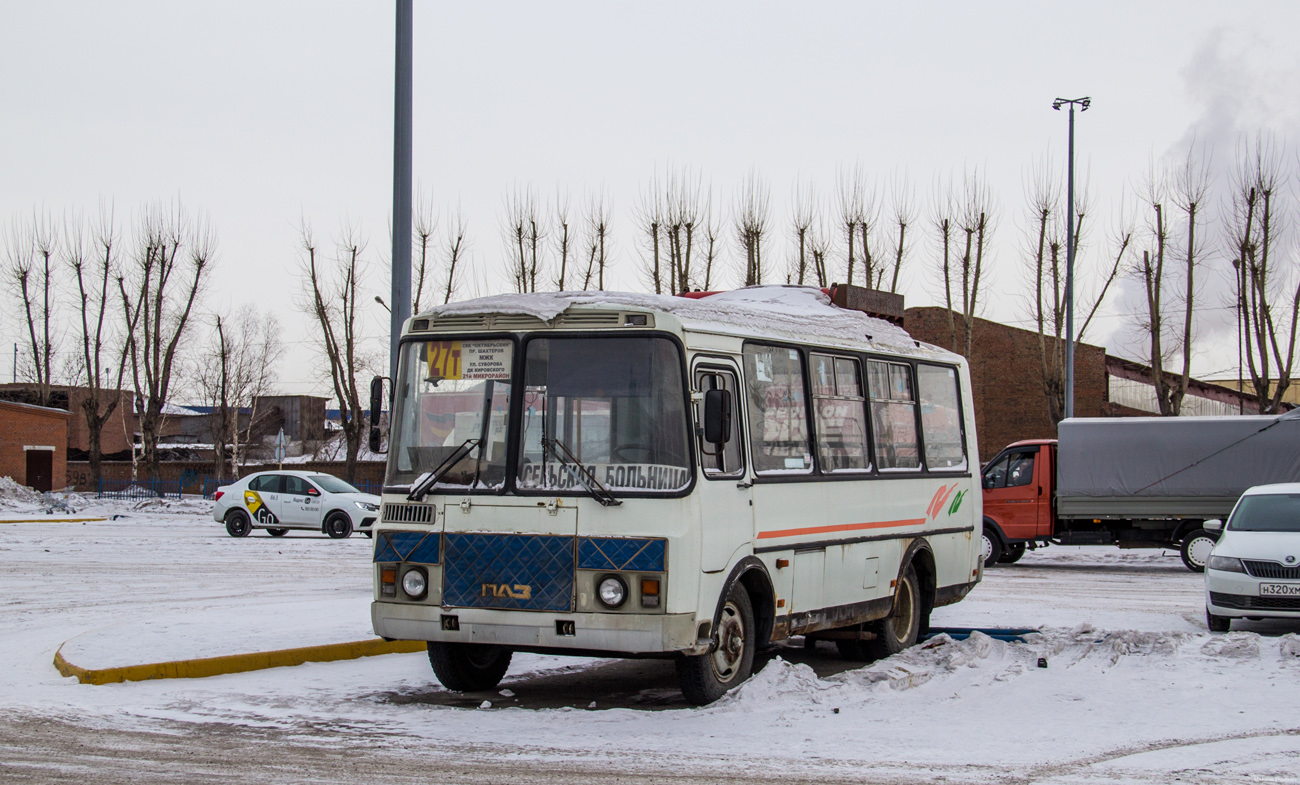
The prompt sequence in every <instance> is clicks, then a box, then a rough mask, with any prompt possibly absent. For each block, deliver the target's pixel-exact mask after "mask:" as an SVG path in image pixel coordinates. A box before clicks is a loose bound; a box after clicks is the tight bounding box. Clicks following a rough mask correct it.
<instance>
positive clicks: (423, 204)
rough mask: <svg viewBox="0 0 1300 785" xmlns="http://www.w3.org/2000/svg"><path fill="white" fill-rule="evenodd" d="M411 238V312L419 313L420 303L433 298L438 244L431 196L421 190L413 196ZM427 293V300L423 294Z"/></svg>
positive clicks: (436, 220)
mask: <svg viewBox="0 0 1300 785" xmlns="http://www.w3.org/2000/svg"><path fill="white" fill-rule="evenodd" d="M412 213H413V214H412V218H413V220H412V221H411V234H412V235H414V237H412V238H411V239H412V240H413V241H414V242H413V245H414V248H413V249H412V250H413V251H414V256H415V260H414V264H412V265H411V268H412V269H411V292H412V294H411V313H419V312H420V309H421V306H422V305H427V304H429V300H432V299H433V286H434V285H433V282H432V281H431V280H430V278H431V277H432V275H433V268H434V267H435V266H436V264H437V263H436V262H435V261H434V255H435V246H436V245H437V244H438V238H437V234H438V219H437V218H435V217H434V214H433V198H432V196H431V195H430V194H428V193H426V192H424V191H421V192H419V193H418V194H417V195H416V198H415V209H414V210H413V211H412ZM426 295H429V297H428V300H426V299H425V296H426Z"/></svg>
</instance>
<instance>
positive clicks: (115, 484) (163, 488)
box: [98, 477, 183, 499]
mask: <svg viewBox="0 0 1300 785" xmlns="http://www.w3.org/2000/svg"><path fill="white" fill-rule="evenodd" d="M182 485H183V483H182V482H181V481H180V480H163V479H160V478H158V477H151V478H149V479H147V480H106V479H103V478H102V477H101V478H100V480H99V494H98V496H99V498H101V499H179V498H181V487H182Z"/></svg>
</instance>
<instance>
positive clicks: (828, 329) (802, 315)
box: [421, 286, 949, 356]
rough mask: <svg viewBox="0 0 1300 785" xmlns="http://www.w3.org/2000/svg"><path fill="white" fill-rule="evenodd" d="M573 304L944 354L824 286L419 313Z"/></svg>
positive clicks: (539, 313) (527, 298)
mask: <svg viewBox="0 0 1300 785" xmlns="http://www.w3.org/2000/svg"><path fill="white" fill-rule="evenodd" d="M574 305H578V306H582V305H596V306H600V305H609V306H615V307H620V308H628V307H631V308H645V309H647V310H652V311H660V312H664V313H669V314H672V315H673V316H675V317H677V318H678V319H680V320H681V322H682V326H683V327H685V328H686V329H688V330H695V331H701V332H719V333H726V334H734V335H750V334H758V335H771V336H782V337H789V338H793V339H799V340H808V339H822V340H825V341H827V342H831V343H852V344H859V343H864V342H865V343H867V344H868V345H870V346H875V347H879V348H881V349H883V350H888V351H891V352H895V353H904V354H925V355H943V356H948V355H949V353H948V352H947V351H945V350H943V349H940V348H938V347H935V346H931V345H929V344H924V343H923V344H919V345H918V344H917V342H916V341H915V340H913V338H912V337H911V336H910V335H908V333H907V331H905V330H904V329H903V328H902V327H899V326H897V325H894V324H890V323H889V322H887V321H885V320H883V319H877V318H875V317H872V316H868V315H866V314H865V313H862V312H861V311H855V310H851V309H847V308H839V307H837V306H835V305H832V304H831V300H830V298H829V297H828V296H826V293H825V292H823V291H822V290H821V289H817V288H814V287H811V286H749V287H746V288H744V289H737V290H735V291H730V292H720V293H718V294H713V295H709V296H707V297H700V298H698V299H696V298H688V297H675V296H671V295H658V294H639V293H634V292H601V291H587V292H537V293H533V294H498V295H492V296H490V297H479V298H477V299H474V300H465V301H462V302H456V303H449V304H447V305H441V306H437V307H435V308H432V309H430V310H428V311H425V312H424V313H423V314H421V315H424V316H431V317H438V316H453V315H457V316H471V315H478V314H487V313H499V314H511V315H521V316H532V317H534V318H537V319H540V320H542V321H545V322H550V321H551V320H553V319H555V317H557V316H559V315H560V314H562V313H564V312H565V310H567V309H568V308H569V307H570V306H574Z"/></svg>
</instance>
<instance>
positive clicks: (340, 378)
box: [301, 226, 369, 482]
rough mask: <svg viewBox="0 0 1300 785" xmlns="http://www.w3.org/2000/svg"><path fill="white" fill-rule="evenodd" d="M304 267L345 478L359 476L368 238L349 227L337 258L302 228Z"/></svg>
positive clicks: (307, 306) (365, 359)
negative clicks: (329, 257)
mask: <svg viewBox="0 0 1300 785" xmlns="http://www.w3.org/2000/svg"><path fill="white" fill-rule="evenodd" d="M301 238H302V240H301V242H302V251H303V258H302V262H301V265H302V272H303V273H304V277H305V279H306V284H307V288H306V291H305V293H304V294H305V295H306V297H305V302H304V304H303V310H305V311H306V312H307V313H308V314H310V315H311V317H312V319H314V320H315V322H316V326H317V327H318V328H319V335H320V340H321V344H322V348H323V350H324V352H325V358H326V361H327V362H328V363H329V372H330V383H331V385H332V386H333V390H334V398H335V400H337V401H338V403H339V424H340V426H341V427H342V429H343V439H344V442H345V445H346V450H347V452H346V455H345V461H346V463H345V467H344V478H345V479H346V480H347V481H348V482H352V481H353V480H354V479H356V473H357V456H358V454H359V453H360V452H361V444H362V437H363V436H364V435H365V432H366V420H365V416H364V414H363V411H362V408H361V382H360V381H359V374H360V372H361V371H362V369H363V368H364V367H365V366H366V365H368V364H369V358H368V357H367V356H366V355H365V354H364V352H363V350H362V347H361V334H360V318H359V316H358V310H357V305H358V302H359V301H360V299H361V298H360V297H359V291H360V288H361V283H360V282H361V280H362V278H363V277H364V275H365V270H364V267H365V263H364V259H363V252H364V249H365V241H364V240H362V239H361V236H360V233H359V232H358V231H357V230H355V229H345V230H344V231H343V233H342V235H341V236H340V237H339V239H338V240H337V241H336V243H335V249H336V250H335V254H334V259H333V262H332V263H330V262H327V261H326V260H325V259H324V258H323V254H322V253H321V251H320V248H319V247H318V246H317V244H316V240H315V238H314V237H313V235H312V231H311V228H310V227H308V226H304V227H303V228H302V229H301Z"/></svg>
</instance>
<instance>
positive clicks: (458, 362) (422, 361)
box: [384, 338, 514, 488]
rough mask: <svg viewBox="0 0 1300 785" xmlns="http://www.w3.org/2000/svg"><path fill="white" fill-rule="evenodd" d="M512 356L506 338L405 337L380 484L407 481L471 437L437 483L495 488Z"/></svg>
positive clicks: (502, 460)
mask: <svg viewBox="0 0 1300 785" xmlns="http://www.w3.org/2000/svg"><path fill="white" fill-rule="evenodd" d="M513 357H514V342H513V341H511V340H509V339H505V338H492V339H474V340H460V341H458V340H437V341H422V342H415V343H406V344H403V345H402V352H401V364H400V367H399V369H398V378H397V383H396V389H395V391H394V396H393V397H394V401H395V404H394V409H395V411H394V417H393V423H392V428H391V429H390V434H391V435H390V437H389V445H388V449H389V460H388V474H387V477H386V479H385V481H384V484H385V485H405V486H409V485H411V483H413V482H414V481H415V480H416V478H418V477H419V476H420V475H422V474H424V473H425V472H431V471H433V470H435V469H437V468H438V467H439V466H440V465H441V464H442V463H443V461H445V460H446V459H447V458H448V457H450V456H452V455H453V453H455V452H456V450H457V449H458V448H459V447H460V446H461V445H462V444H465V443H466V442H467V441H472V442H473V449H470V450H469V451H468V452H467V453H466V454H465V455H464V457H462V458H461V459H460V460H458V461H457V462H456V464H455V465H454V466H451V467H448V470H447V471H446V472H445V473H444V474H443V476H442V478H441V479H440V480H439V481H438V483H437V487H460V488H469V487H475V488H500V487H501V486H502V484H503V483H504V482H505V479H506V422H507V420H508V418H509V412H510V393H511V387H512V385H511V383H510V374H511V368H512V365H513Z"/></svg>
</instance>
